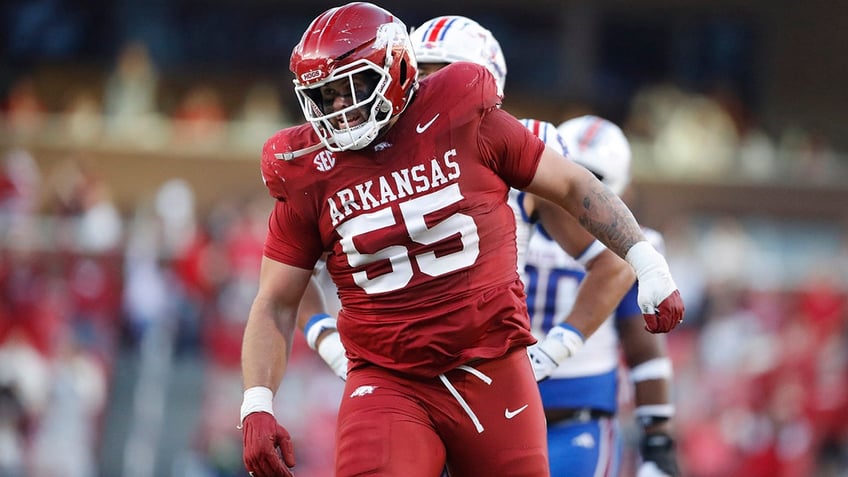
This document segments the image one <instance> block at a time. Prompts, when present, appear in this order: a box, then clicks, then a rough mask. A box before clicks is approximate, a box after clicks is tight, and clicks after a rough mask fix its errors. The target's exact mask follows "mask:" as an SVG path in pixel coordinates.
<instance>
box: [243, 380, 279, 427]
mask: <svg viewBox="0 0 848 477" xmlns="http://www.w3.org/2000/svg"><path fill="white" fill-rule="evenodd" d="M253 412H267V413H268V414H270V415H272V416H273V415H274V392H273V391H271V390H270V389H268V388H266V387H265V386H253V387H252V388H247V389H245V390H244V398H243V399H242V401H241V417H240V418H239V428H241V424H242V423H244V418H245V417H247V415H248V414H250V413H253Z"/></svg>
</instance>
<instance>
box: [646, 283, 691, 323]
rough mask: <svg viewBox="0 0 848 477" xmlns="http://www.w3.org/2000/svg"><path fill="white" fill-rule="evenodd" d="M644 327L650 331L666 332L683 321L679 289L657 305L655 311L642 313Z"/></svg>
mask: <svg viewBox="0 0 848 477" xmlns="http://www.w3.org/2000/svg"><path fill="white" fill-rule="evenodd" d="M642 317H644V318H645V329H646V330H648V331H650V332H651V333H668V332H669V331H671V330H673V329H674V327H675V326H677V325H678V323H682V322H683V299H682V298H681V297H680V291H678V290H674V292H672V294H671V295H669V296H668V297H667V298H666V299H665V300H663V301H661V302H660V304H659V306H657V312H656V313H643V314H642Z"/></svg>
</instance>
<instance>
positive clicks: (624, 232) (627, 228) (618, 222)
mask: <svg viewBox="0 0 848 477" xmlns="http://www.w3.org/2000/svg"><path fill="white" fill-rule="evenodd" d="M582 203H583V210H582V211H581V213H580V215H579V216H578V220H579V221H580V225H582V226H583V227H584V228H586V230H588V231H589V232H591V233H592V235H594V236H595V237H596V238H597V239H598V240H600V241H601V242H603V243H604V245H606V246H607V247H609V249H610V250H612V251H613V252H615V253H616V254H617V255H618V256H620V257H622V258H623V257H624V255H625V254H626V253H627V251H628V250H630V247H632V246H633V245H634V244H635V243H636V242H639V241H640V240H643V234H642V229H641V228H640V227H639V224H638V223H637V222H636V218H635V217H633V214H632V213H631V212H630V209H628V208H627V206H626V205H624V202H622V201H621V199H620V198H619V197H618V196H617V195H615V194H613V193H612V192H611V191H609V190H608V189H607V188H606V187H604V186H603V185H602V184H601V183H596V184H592V186H591V188H590V189H589V191H588V193H587V194H586V195H585V196H584V197H583V201H582Z"/></svg>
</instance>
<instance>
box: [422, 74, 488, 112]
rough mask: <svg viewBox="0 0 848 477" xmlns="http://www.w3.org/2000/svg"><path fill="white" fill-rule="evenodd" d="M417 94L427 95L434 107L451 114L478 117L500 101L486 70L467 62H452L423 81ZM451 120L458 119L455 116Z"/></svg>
mask: <svg viewBox="0 0 848 477" xmlns="http://www.w3.org/2000/svg"><path fill="white" fill-rule="evenodd" d="M419 94H420V95H422V96H423V95H426V96H429V97H430V99H429V101H431V102H433V103H435V105H436V106H437V107H442V108H447V109H448V110H450V111H451V112H452V114H455V113H458V112H460V111H468V112H474V113H477V114H479V113H480V111H485V110H489V109H491V108H493V107H495V106H499V105H500V104H501V99H502V98H501V96H500V94H499V93H498V85H497V84H496V83H495V77H494V76H492V74H491V73H490V72H489V70H487V69H486V68H485V67H483V66H480V65H478V64H476V63H469V62H466V61H458V62H456V63H451V64H449V65H447V66H445V67H444V68H442V69H441V70H439V71H437V72H435V73H433V74H431V75H429V76H427V77H426V78H424V80H422V82H421V89H420V91H419ZM419 100H420V98H419ZM453 119H454V121H457V120H459V119H461V118H460V117H456V116H454V117H453Z"/></svg>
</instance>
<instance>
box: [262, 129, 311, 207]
mask: <svg viewBox="0 0 848 477" xmlns="http://www.w3.org/2000/svg"><path fill="white" fill-rule="evenodd" d="M323 149H324V147H323V145H322V144H321V140H320V139H318V136H317V135H316V134H315V131H314V130H313V129H312V126H311V125H309V124H301V125H299V126H293V127H290V128H286V129H281V130H279V131H277V133H276V134H274V135H273V136H271V138H270V139H268V140H267V141H266V142H265V146H263V148H262V166H261V168H262V181H263V182H264V183H265V187H267V188H268V193H269V194H271V197H274V198H275V199H278V200H284V199H285V197H286V195H287V194H286V179H287V176H288V178H292V177H294V176H295V175H297V174H298V171H299V170H300V169H302V167H303V164H304V163H310V162H311V158H312V157H313V156H314V155H315V154H317V153H318V152H319V151H321V150H323Z"/></svg>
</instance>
